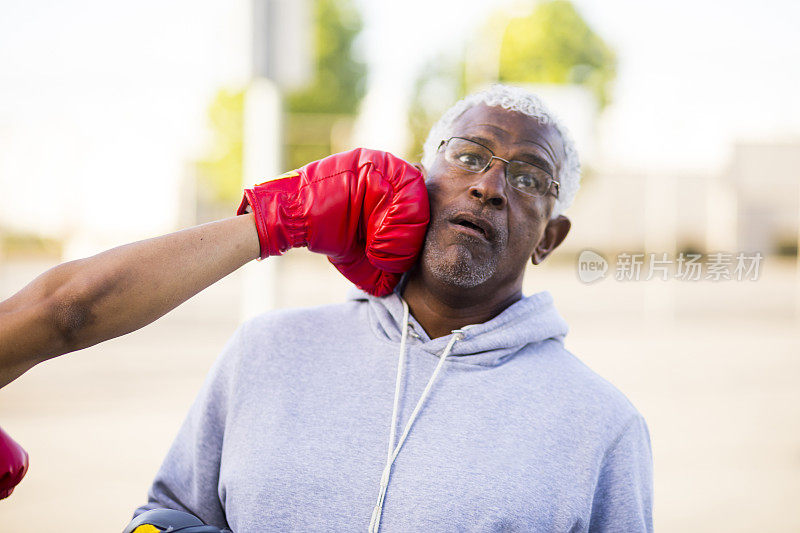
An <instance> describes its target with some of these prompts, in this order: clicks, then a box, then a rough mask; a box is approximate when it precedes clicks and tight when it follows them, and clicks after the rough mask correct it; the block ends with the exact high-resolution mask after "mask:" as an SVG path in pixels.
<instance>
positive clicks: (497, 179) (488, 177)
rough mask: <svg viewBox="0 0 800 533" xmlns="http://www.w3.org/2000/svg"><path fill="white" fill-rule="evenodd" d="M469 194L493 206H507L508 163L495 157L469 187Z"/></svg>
mask: <svg viewBox="0 0 800 533" xmlns="http://www.w3.org/2000/svg"><path fill="white" fill-rule="evenodd" d="M469 195H470V196H471V197H473V198H475V199H477V200H480V201H481V202H483V203H487V204H489V205H491V206H492V207H496V208H502V207H505V205H506V203H507V202H508V199H507V198H506V165H505V163H504V162H503V161H497V160H495V159H493V160H492V162H491V163H490V164H489V168H487V169H486V170H485V171H484V172H482V173H480V174H477V175H476V176H475V180H474V181H473V182H472V185H470V187H469Z"/></svg>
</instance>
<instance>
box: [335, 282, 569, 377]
mask: <svg viewBox="0 0 800 533" xmlns="http://www.w3.org/2000/svg"><path fill="white" fill-rule="evenodd" d="M404 278H405V276H404ZM404 282H405V279H403V280H402V281H401V283H400V284H398V287H397V288H396V289H395V291H394V292H393V293H392V294H390V295H388V296H383V297H380V298H379V297H375V296H372V295H369V294H367V293H365V292H363V291H361V290H359V289H356V288H352V289H351V290H350V292H349V293H348V299H349V300H356V301H363V302H365V303H367V304H368V305H369V320H370V326H371V327H372V330H373V332H374V333H375V334H376V335H377V336H378V337H379V338H381V339H384V340H386V341H390V342H400V337H401V335H402V329H401V323H402V321H403V302H402V299H401V297H400V294H399V293H400V291H402V286H403V284H404ZM409 325H410V328H411V329H410V337H409V341H410V346H412V347H414V348H419V349H422V350H424V351H426V352H429V353H431V354H434V355H439V354H440V353H441V352H442V351H443V350H444V348H445V346H446V345H447V343H448V341H449V340H450V337H451V335H452V334H451V335H446V336H444V337H439V338H436V339H430V338H429V337H428V335H427V333H425V330H424V329H423V328H422V326H420V324H419V322H417V320H416V319H415V318H414V317H413V316H409ZM568 329H569V328H568V326H567V323H566V321H565V320H564V319H563V318H562V317H561V315H560V314H559V313H558V311H557V310H556V308H555V306H554V304H553V297H552V295H551V294H550V292H548V291H542V292H538V293H536V294H533V295H531V296H527V297H524V298H522V299H521V300H519V301H517V302H515V303H514V304H512V305H510V306H509V307H508V308H506V309H505V310H504V311H503V312H502V313H500V314H499V315H497V316H496V317H494V318H492V319H491V320H488V321H486V322H483V323H482V324H473V325H470V326H466V327H465V328H463V329H462V330H461V332H462V334H463V339H462V340H460V341H459V342H457V343H456V344H455V345H454V346H453V349H452V352H451V357H450V359H451V360H453V361H457V362H461V363H467V364H475V365H481V366H497V365H500V364H503V363H504V362H505V361H506V360H508V359H510V358H511V357H513V356H514V355H515V354H516V353H517V352H519V350H521V349H522V348H523V347H524V346H526V345H528V344H533V343H538V342H542V341H544V340H547V339H553V340H555V341H557V342H559V343H562V344H563V341H564V336H565V335H566V334H567V331H568Z"/></svg>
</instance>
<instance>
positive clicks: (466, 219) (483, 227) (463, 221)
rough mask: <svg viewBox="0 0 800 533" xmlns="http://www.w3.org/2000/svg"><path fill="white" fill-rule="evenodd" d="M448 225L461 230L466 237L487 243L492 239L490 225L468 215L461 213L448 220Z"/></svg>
mask: <svg viewBox="0 0 800 533" xmlns="http://www.w3.org/2000/svg"><path fill="white" fill-rule="evenodd" d="M450 223H451V224H453V225H455V226H458V227H459V228H463V230H462V232H463V233H466V234H468V235H473V236H475V237H479V238H481V239H484V240H487V241H490V240H491V239H492V228H491V225H490V224H489V223H488V222H487V221H485V220H482V219H479V218H477V217H475V216H472V215H470V214H467V213H461V214H459V215H456V216H455V217H454V218H452V219H451V220H450Z"/></svg>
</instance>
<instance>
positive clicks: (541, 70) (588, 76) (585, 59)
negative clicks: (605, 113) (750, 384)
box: [498, 0, 617, 108]
mask: <svg viewBox="0 0 800 533" xmlns="http://www.w3.org/2000/svg"><path fill="white" fill-rule="evenodd" d="M616 66H617V60H616V56H615V54H614V52H613V51H612V50H611V48H609V46H608V45H607V44H606V43H605V42H604V41H603V39H601V38H600V36H598V35H597V34H596V33H595V32H594V31H593V30H592V28H591V27H589V25H588V24H587V23H586V21H585V20H584V19H583V17H581V15H580V13H578V11H577V10H576V9H575V6H574V5H573V4H572V2H570V1H569V0H552V1H548V2H542V3H539V4H538V5H536V6H535V7H534V8H533V10H532V11H531V13H530V14H529V15H527V16H524V17H518V18H513V19H511V20H510V21H509V22H508V25H507V26H506V29H505V32H504V33H503V37H502V42H501V46H500V65H499V69H498V70H499V72H498V78H499V81H501V82H515V83H574V84H577V85H584V86H586V87H588V88H589V89H590V90H591V91H592V92H593V93H594V95H595V97H596V98H597V102H598V104H599V105H600V107H601V108H603V107H605V105H606V104H608V101H609V92H610V89H609V85H610V83H611V82H612V81H613V80H614V77H615V75H616Z"/></svg>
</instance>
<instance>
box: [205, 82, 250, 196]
mask: <svg viewBox="0 0 800 533" xmlns="http://www.w3.org/2000/svg"><path fill="white" fill-rule="evenodd" d="M244 94H245V91H244V90H243V89H240V90H232V89H221V90H219V91H217V94H216V95H215V96H214V100H213V101H212V102H211V105H210V106H209V108H208V121H209V123H210V126H211V131H212V139H211V148H210V149H209V153H208V155H206V156H205V157H204V158H202V159H200V160H199V161H197V162H196V163H195V172H196V176H197V182H198V188H199V190H200V194H201V195H202V196H203V197H204V198H203V199H204V200H206V201H209V202H212V203H220V204H225V205H231V204H233V203H235V202H237V201H238V200H239V199H240V198H241V195H242V172H243V166H242V165H243V162H242V155H243V148H244Z"/></svg>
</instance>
